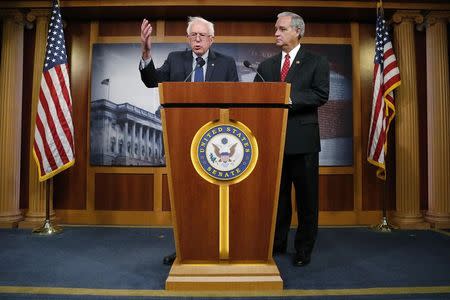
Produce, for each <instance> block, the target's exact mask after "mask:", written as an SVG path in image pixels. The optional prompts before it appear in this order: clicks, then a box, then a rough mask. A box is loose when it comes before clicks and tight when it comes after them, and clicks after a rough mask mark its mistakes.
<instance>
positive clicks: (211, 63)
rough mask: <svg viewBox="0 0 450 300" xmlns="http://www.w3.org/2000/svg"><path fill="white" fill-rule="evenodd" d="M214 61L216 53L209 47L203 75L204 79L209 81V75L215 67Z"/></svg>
mask: <svg viewBox="0 0 450 300" xmlns="http://www.w3.org/2000/svg"><path fill="white" fill-rule="evenodd" d="M215 61H216V54H214V52H213V51H212V50H211V49H209V54H208V65H207V66H206V75H205V81H211V76H212V74H213V72H214V69H215Z"/></svg>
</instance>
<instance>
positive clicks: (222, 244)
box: [219, 184, 230, 260]
mask: <svg viewBox="0 0 450 300" xmlns="http://www.w3.org/2000/svg"><path fill="white" fill-rule="evenodd" d="M229 233H230V189H229V186H228V184H226V185H220V186H219V235H220V237H219V258H220V259H221V260H227V259H228V258H229V257H230V234H229Z"/></svg>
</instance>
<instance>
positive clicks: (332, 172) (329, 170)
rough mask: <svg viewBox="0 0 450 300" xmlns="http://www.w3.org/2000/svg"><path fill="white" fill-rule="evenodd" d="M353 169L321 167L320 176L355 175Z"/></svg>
mask: <svg viewBox="0 0 450 300" xmlns="http://www.w3.org/2000/svg"><path fill="white" fill-rule="evenodd" d="M353 173H354V168H353V167H320V168H319V174H320V175H340V174H353Z"/></svg>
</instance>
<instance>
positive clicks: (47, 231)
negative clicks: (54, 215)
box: [33, 179, 63, 236]
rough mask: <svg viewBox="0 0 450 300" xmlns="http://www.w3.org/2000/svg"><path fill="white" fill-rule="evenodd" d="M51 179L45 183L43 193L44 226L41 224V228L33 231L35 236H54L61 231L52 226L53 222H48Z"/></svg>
mask: <svg viewBox="0 0 450 300" xmlns="http://www.w3.org/2000/svg"><path fill="white" fill-rule="evenodd" d="M51 180H53V179H47V180H46V181H45V186H46V189H45V190H46V191H45V221H44V224H42V226H41V227H38V228H35V229H33V234H37V235H47V236H48V235H54V234H58V233H61V232H62V231H63V229H62V228H61V227H60V226H58V225H56V224H53V222H52V221H51V220H50V193H51V186H52V185H51V183H50V181H51Z"/></svg>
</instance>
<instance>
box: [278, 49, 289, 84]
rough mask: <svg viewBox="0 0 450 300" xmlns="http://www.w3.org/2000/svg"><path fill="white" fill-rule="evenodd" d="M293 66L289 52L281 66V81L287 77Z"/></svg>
mask: <svg viewBox="0 0 450 300" xmlns="http://www.w3.org/2000/svg"><path fill="white" fill-rule="evenodd" d="M290 66H291V61H290V60H289V54H286V56H285V57H284V64H283V67H282V68H281V73H280V76H281V81H284V80H285V79H286V76H287V73H288V72H289V67H290Z"/></svg>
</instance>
